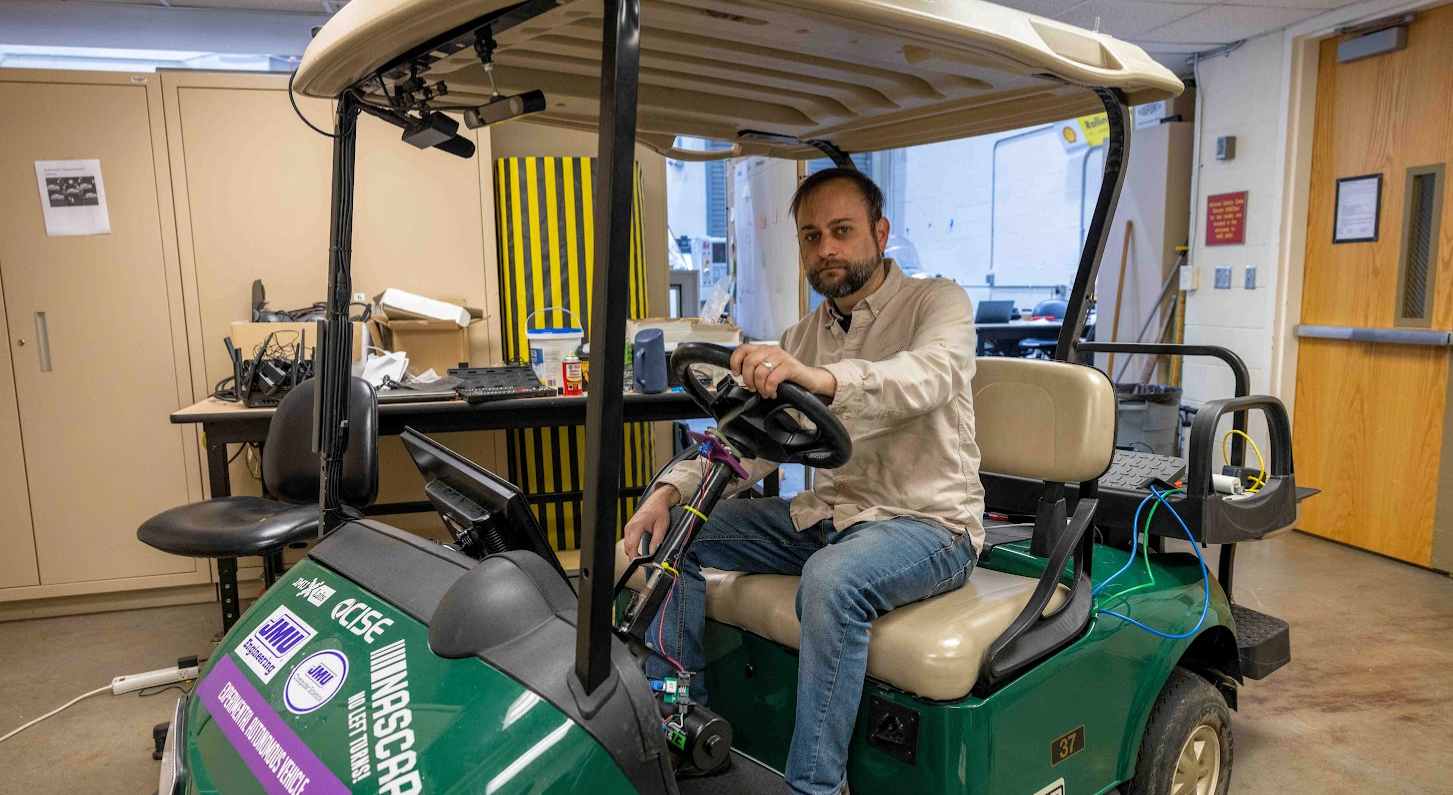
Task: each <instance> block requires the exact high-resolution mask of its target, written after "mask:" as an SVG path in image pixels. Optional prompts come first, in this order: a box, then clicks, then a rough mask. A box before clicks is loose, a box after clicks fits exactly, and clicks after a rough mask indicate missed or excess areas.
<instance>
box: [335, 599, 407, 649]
mask: <svg viewBox="0 0 1453 795" xmlns="http://www.w3.org/2000/svg"><path fill="white" fill-rule="evenodd" d="M332 615H333V618H334V619H335V620H337V622H338V623H339V624H340V625H342V626H343V628H344V629H346V630H348V631H349V632H352V633H353V634H355V635H358V636H360V637H362V638H363V639H364V640H366V641H368V642H369V643H372V642H374V641H375V640H377V639H378V636H379V635H380V634H381V633H382V632H383V631H384V629H386V628H387V627H389V626H390V625H392V624H393V623H394V620H393V619H392V618H384V617H383V614H382V613H380V612H378V611H377V610H374V609H373V608H372V607H369V606H368V605H366V604H364V603H363V602H360V601H358V600H357V599H352V598H349V599H344V600H343V601H341V602H339V603H338V604H336V605H334V606H333V614H332Z"/></svg>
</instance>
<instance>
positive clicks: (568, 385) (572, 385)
mask: <svg viewBox="0 0 1453 795" xmlns="http://www.w3.org/2000/svg"><path fill="white" fill-rule="evenodd" d="M561 367H562V368H563V369H564V373H563V375H564V378H563V379H561V381H562V383H563V384H564V385H565V389H564V394H565V395H566V396H567V397H568V396H571V395H582V394H584V393H585V374H584V373H582V372H581V368H580V357H579V356H576V355H575V354H573V353H570V354H566V356H565V361H564V362H563V363H562V364H561Z"/></svg>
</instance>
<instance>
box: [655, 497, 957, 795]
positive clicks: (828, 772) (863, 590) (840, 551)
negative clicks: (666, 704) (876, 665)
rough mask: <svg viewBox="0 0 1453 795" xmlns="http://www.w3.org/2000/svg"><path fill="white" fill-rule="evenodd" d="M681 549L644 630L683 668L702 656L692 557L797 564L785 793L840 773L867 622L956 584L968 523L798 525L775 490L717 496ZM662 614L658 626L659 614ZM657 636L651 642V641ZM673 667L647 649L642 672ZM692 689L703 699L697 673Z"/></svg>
mask: <svg viewBox="0 0 1453 795" xmlns="http://www.w3.org/2000/svg"><path fill="white" fill-rule="evenodd" d="M696 532H697V534H696V540H695V541H694V542H693V543H692V545H691V549H690V551H689V552H688V553H687V555H686V557H685V559H684V560H682V561H681V563H680V565H679V566H678V569H679V571H680V576H679V577H678V579H677V582H676V584H675V586H674V589H673V592H672V594H671V599H670V601H669V602H667V603H665V607H664V608H663V610H662V611H661V614H660V615H659V616H657V618H656V621H655V622H654V623H652V625H651V629H650V631H649V633H648V634H647V636H646V638H647V641H648V642H649V643H650V644H651V647H652V648H656V647H657V646H658V643H659V645H661V646H664V648H660V649H658V651H663V652H664V653H666V654H668V655H670V656H671V657H672V658H673V659H674V660H676V661H677V662H679V663H680V664H681V666H682V667H683V668H685V669H686V670H688V671H692V672H700V671H701V670H703V669H704V668H705V667H706V655H705V651H704V650H703V648H702V633H703V631H704V629H705V624H706V580H705V579H704V578H703V577H702V574H701V570H702V568H713V569H723V570H727V571H745V572H751V573H754V574H790V575H801V577H802V582H801V584H800V585H799V586H798V589H797V619H798V620H799V621H800V622H802V636H801V640H800V649H799V651H800V657H799V661H798V671H797V722H796V725H795V727H794V729H793V734H792V747H791V749H790V750H789V751H788V754H787V770H786V778H787V783H788V785H789V786H790V787H791V789H792V792H793V793H795V794H796V795H834V793H837V792H840V791H842V788H843V786H844V784H845V783H846V781H847V778H846V776H847V761H848V743H849V741H850V740H851V739H852V733H853V724H854V722H855V721H856V720H857V713H858V702H859V701H861V700H862V695H863V679H864V677H865V676H866V675H867V670H868V625H869V622H871V621H872V620H873V619H875V618H877V617H878V616H881V615H883V614H884V613H887V612H888V611H889V610H892V609H893V608H895V607H900V606H902V605H906V604H909V603H910V602H916V601H918V600H920V599H925V598H927V597H930V596H935V595H937V594H940V593H944V592H945V591H951V590H953V589H955V588H958V587H959V586H961V585H963V584H964V580H965V579H966V578H967V577H968V576H969V572H970V571H971V570H972V569H973V567H974V546H973V542H972V541H971V540H970V539H969V537H968V536H967V535H961V534H957V533H953V532H950V531H949V530H946V529H944V528H942V527H938V526H937V525H932V524H929V523H927V522H921V521H918V520H916V519H908V518H898V519H890V520H887V521H881V522H862V523H859V524H855V525H853V526H852V527H849V528H847V529H846V530H837V529H835V527H834V525H833V523H832V521H831V520H825V521H823V522H820V523H818V524H817V525H816V526H814V527H809V528H807V529H806V530H803V531H801V532H798V531H797V530H796V529H795V527H794V526H793V524H792V516H791V515H790V513H789V512H788V504H787V501H786V500H782V499H777V498H768V499H757V500H722V501H721V502H719V503H717V506H716V508H715V510H713V511H712V514H711V518H710V520H709V521H707V522H706V524H705V526H704V527H702V528H700V529H698V530H697V531H696ZM662 622H664V626H662ZM658 638H659V642H658ZM674 670H675V669H674V668H673V667H672V666H671V664H670V663H668V662H666V661H665V660H662V659H659V658H658V657H652V658H651V659H650V661H649V662H648V663H647V665H646V673H647V675H648V676H651V677H652V678H657V679H659V678H661V677H664V676H666V675H668V674H670V673H671V672H673V671H674ZM691 691H692V698H693V699H694V700H700V701H702V702H703V703H705V701H706V697H707V693H706V688H705V682H704V681H702V680H696V679H693V680H692V687H691Z"/></svg>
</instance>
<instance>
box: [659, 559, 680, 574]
mask: <svg viewBox="0 0 1453 795" xmlns="http://www.w3.org/2000/svg"><path fill="white" fill-rule="evenodd" d="M661 569H662V570H663V571H665V572H666V573H668V574H670V575H671V576H672V577H675V576H678V575H679V574H680V573H681V572H679V571H677V570H675V569H673V568H671V564H670V563H667V562H666V561H664V560H663V561H661Z"/></svg>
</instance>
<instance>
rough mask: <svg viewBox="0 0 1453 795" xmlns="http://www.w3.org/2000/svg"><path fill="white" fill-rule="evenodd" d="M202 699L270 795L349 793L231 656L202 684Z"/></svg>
mask: <svg viewBox="0 0 1453 795" xmlns="http://www.w3.org/2000/svg"><path fill="white" fill-rule="evenodd" d="M197 697H198V698H200V699H201V700H202V705H203V706H204V707H206V709H207V711H208V712H209V713H211V715H212V719H213V720H214V721H215V722H216V725H217V727H218V728H219V729H221V731H222V734H223V735H224V736H225V737H226V738H227V741H228V742H230V743H231V744H232V747H233V748H234V749H236V751H237V755H238V756H240V757H242V761H243V762H244V763H246V764H247V768H248V770H251V771H252V775H253V776H254V777H256V778H257V782H258V783H259V784H261V785H262V788H263V789H264V790H265V791H267V793H268V795H347V793H348V787H346V786H344V784H343V782H342V781H339V780H338V777H337V776H335V775H333V773H332V771H330V770H329V769H328V768H327V767H325V766H324V765H323V763H322V762H321V761H319V759H318V757H317V755H315V754H314V753H313V752H312V751H311V750H309V749H308V747H307V746H306V745H304V744H303V741H302V740H301V739H299V738H298V736H297V735H296V734H294V733H293V730H292V729H290V728H288V726H287V724H286V723H284V722H283V719H282V717H280V716H279V715H278V714H277V713H276V712H274V711H273V710H272V708H271V707H269V706H268V704H267V700H266V699H264V698H263V697H262V694H260V693H258V692H257V688H255V687H253V686H252V683H251V682H249V681H248V680H247V677H246V676H245V675H244V674H243V673H242V670H241V669H239V668H238V667H237V665H236V663H234V662H232V659H231V658H230V657H224V658H222V659H221V660H218V661H217V664H216V665H215V666H213V667H212V670H211V671H210V672H208V674H207V676H206V677H205V678H203V679H202V681H201V682H199V683H197Z"/></svg>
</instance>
